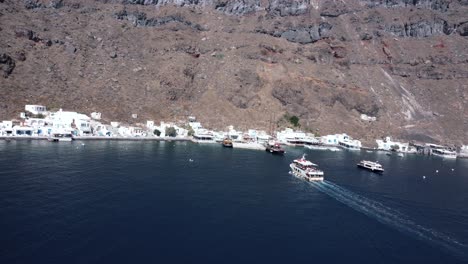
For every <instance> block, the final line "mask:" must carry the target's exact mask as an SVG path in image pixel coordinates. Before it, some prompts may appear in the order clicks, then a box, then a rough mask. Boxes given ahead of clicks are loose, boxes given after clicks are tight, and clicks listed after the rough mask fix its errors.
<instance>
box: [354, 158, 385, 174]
mask: <svg viewBox="0 0 468 264" xmlns="http://www.w3.org/2000/svg"><path fill="white" fill-rule="evenodd" d="M357 166H358V167H359V168H363V169H366V170H370V171H372V172H377V173H382V172H384V169H383V167H382V165H380V163H378V162H377V161H375V162H374V161H368V160H361V161H360V162H359V163H358V164H357Z"/></svg>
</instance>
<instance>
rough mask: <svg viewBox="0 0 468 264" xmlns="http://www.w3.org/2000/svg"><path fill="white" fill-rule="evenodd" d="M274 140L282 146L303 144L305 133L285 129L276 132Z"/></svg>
mask: <svg viewBox="0 0 468 264" xmlns="http://www.w3.org/2000/svg"><path fill="white" fill-rule="evenodd" d="M276 138H277V139H278V141H279V142H281V143H283V144H303V143H304V141H305V139H306V133H304V132H302V131H294V130H293V129H291V128H286V129H284V130H283V131H279V132H276Z"/></svg>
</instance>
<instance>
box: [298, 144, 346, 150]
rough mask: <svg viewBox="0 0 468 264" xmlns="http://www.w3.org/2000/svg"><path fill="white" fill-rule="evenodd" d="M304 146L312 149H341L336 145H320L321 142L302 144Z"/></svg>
mask: <svg viewBox="0 0 468 264" xmlns="http://www.w3.org/2000/svg"><path fill="white" fill-rule="evenodd" d="M304 148H308V149H313V150H329V151H341V149H339V148H337V147H333V146H326V145H321V144H311V145H304Z"/></svg>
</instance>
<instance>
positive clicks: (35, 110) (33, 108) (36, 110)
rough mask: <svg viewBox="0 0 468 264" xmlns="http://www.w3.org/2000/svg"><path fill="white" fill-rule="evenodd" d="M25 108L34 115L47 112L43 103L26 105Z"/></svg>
mask: <svg viewBox="0 0 468 264" xmlns="http://www.w3.org/2000/svg"><path fill="white" fill-rule="evenodd" d="M24 110H26V111H28V112H31V113H32V114H33V115H39V114H42V115H45V114H47V108H46V107H45V106H43V105H25V106H24Z"/></svg>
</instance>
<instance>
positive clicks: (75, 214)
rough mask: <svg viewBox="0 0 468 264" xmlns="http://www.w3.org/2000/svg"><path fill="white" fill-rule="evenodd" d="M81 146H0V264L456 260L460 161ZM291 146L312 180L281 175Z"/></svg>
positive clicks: (464, 209)
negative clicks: (314, 171) (321, 178)
mask: <svg viewBox="0 0 468 264" xmlns="http://www.w3.org/2000/svg"><path fill="white" fill-rule="evenodd" d="M84 144H85V145H82V142H79V141H75V142H73V143H63V142H60V143H50V142H45V141H10V142H5V141H0V245H1V247H0V263H254V262H256V263H321V262H322V263H323V262H329V263H467V261H468V257H467V255H468V247H467V246H466V245H467V244H468V160H460V159H459V160H443V159H441V158H437V157H423V156H417V155H412V156H411V155H410V156H407V157H404V158H400V157H397V156H392V157H390V156H386V155H384V154H383V153H368V152H366V151H361V152H348V151H342V152H317V151H315V152H313V151H311V150H304V149H302V148H290V149H287V154H286V155H285V156H283V157H282V156H273V155H271V154H269V153H266V152H260V151H249V150H238V149H225V148H222V147H221V146H218V145H197V144H193V143H182V142H117V141H96V142H91V141H89V142H88V141H87V142H84ZM303 152H306V153H308V158H309V159H311V160H312V161H313V162H315V163H318V164H319V165H320V166H321V168H322V169H323V170H324V171H325V173H326V181H325V182H324V183H307V182H304V181H302V180H299V179H297V178H295V177H293V176H291V175H290V174H288V171H289V167H288V166H289V163H290V162H291V160H292V159H294V158H297V157H298V156H300V155H302V153H303ZM364 158H365V159H371V160H378V161H380V162H381V163H382V164H383V166H384V167H385V169H386V172H385V173H384V174H383V175H377V174H373V173H370V172H367V171H363V170H360V169H358V168H356V163H357V162H358V161H359V160H361V159H364ZM190 159H192V160H193V162H190V161H189V160H190ZM452 169H453V171H452ZM436 170H438V171H439V172H438V173H436ZM423 176H426V178H425V179H423Z"/></svg>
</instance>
